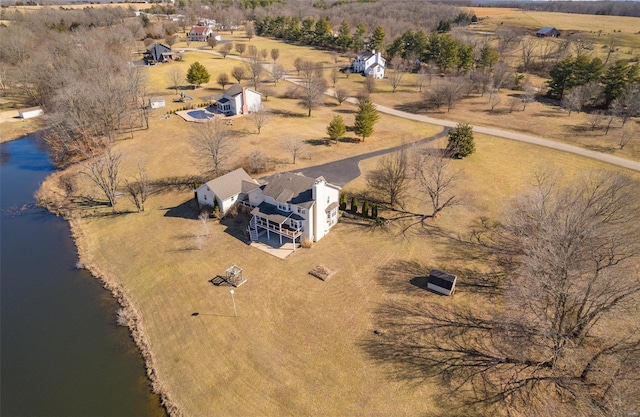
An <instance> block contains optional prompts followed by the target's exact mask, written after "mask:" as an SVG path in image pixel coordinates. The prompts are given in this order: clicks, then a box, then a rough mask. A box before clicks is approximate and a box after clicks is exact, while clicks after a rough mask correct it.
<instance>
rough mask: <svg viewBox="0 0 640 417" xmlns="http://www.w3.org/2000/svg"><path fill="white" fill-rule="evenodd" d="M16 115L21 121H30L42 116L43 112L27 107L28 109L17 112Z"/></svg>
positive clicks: (37, 108)
mask: <svg viewBox="0 0 640 417" xmlns="http://www.w3.org/2000/svg"><path fill="white" fill-rule="evenodd" d="M18 114H19V115H20V117H21V118H22V119H31V118H32V117H38V116H42V115H43V114H44V110H42V108H41V107H29V108H28V109H22V110H19V111H18Z"/></svg>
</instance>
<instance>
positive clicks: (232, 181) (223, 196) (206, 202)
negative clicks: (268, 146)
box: [196, 168, 258, 215]
mask: <svg viewBox="0 0 640 417" xmlns="http://www.w3.org/2000/svg"><path fill="white" fill-rule="evenodd" d="M244 183H248V184H253V186H251V187H249V188H251V189H253V188H254V187H257V186H258V183H257V182H256V181H255V180H254V179H253V178H251V177H250V176H249V174H247V173H246V171H245V170H244V169H242V168H238V169H236V170H235V171H231V172H229V173H228V174H225V175H222V176H220V177H218V178H215V179H213V180H211V181H209V182H207V183H205V184H202V185H201V186H200V187H198V189H197V190H196V200H197V201H198V206H199V207H201V208H202V207H211V208H213V207H214V206H215V202H216V201H217V203H218V207H220V214H221V215H224V214H225V213H226V212H227V211H228V210H229V209H230V208H231V206H233V205H234V204H236V203H237V202H238V201H239V200H242V199H244V198H246V194H243V192H242V191H243V189H242V187H243V184H244Z"/></svg>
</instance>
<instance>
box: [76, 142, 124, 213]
mask: <svg viewBox="0 0 640 417" xmlns="http://www.w3.org/2000/svg"><path fill="white" fill-rule="evenodd" d="M121 161H122V155H121V154H119V153H114V152H111V149H107V151H106V152H105V154H104V155H102V156H99V157H97V158H94V159H92V160H89V161H88V162H86V163H85V167H84V169H83V171H82V173H83V174H84V175H86V176H87V177H89V179H90V180H91V181H93V182H94V183H95V184H96V185H97V186H98V187H100V190H101V191H102V193H103V194H104V196H105V197H106V198H107V202H108V204H109V206H111V207H114V206H115V205H116V203H117V200H116V193H117V191H118V185H119V183H120V178H119V176H118V175H119V171H120V163H121Z"/></svg>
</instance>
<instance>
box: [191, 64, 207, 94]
mask: <svg viewBox="0 0 640 417" xmlns="http://www.w3.org/2000/svg"><path fill="white" fill-rule="evenodd" d="M209 78H211V76H210V75H209V71H207V69H206V68H205V67H204V65H202V64H201V63H199V62H197V61H196V62H194V63H193V64H191V66H190V67H189V71H187V81H188V82H189V84H193V85H195V86H196V88H198V87H200V85H201V84H206V83H208V82H209Z"/></svg>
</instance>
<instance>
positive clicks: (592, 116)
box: [587, 110, 604, 130]
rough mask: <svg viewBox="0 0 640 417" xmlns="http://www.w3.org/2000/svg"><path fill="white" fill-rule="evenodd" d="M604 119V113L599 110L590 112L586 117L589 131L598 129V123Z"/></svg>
mask: <svg viewBox="0 0 640 417" xmlns="http://www.w3.org/2000/svg"><path fill="white" fill-rule="evenodd" d="M603 119H604V113H603V112H602V111H600V110H596V111H592V112H591V113H589V117H587V121H588V122H589V126H591V130H596V129H597V128H599V127H600V123H602V120H603Z"/></svg>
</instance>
